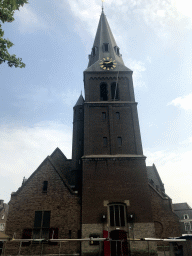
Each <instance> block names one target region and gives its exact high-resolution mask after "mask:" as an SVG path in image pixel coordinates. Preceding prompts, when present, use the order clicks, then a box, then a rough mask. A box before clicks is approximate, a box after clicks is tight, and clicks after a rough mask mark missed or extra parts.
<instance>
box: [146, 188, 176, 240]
mask: <svg viewBox="0 0 192 256" xmlns="http://www.w3.org/2000/svg"><path fill="white" fill-rule="evenodd" d="M149 187H150V194H151V205H152V211H153V218H154V223H155V229H156V237H157V238H167V237H177V236H181V231H180V226H179V218H178V217H177V215H176V214H175V213H174V212H173V210H172V206H171V205H172V202H171V199H170V198H167V199H165V198H163V197H162V196H161V195H160V194H158V192H157V191H155V189H154V188H153V187H152V186H150V185H149Z"/></svg>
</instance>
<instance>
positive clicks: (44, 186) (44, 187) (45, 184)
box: [42, 180, 48, 193]
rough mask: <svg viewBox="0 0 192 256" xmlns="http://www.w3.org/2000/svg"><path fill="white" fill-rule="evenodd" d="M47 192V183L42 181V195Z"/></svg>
mask: <svg viewBox="0 0 192 256" xmlns="http://www.w3.org/2000/svg"><path fill="white" fill-rule="evenodd" d="M47 190H48V181H47V180H44V181H43V191H42V192H43V193H47Z"/></svg>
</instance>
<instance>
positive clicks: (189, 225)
mask: <svg viewBox="0 0 192 256" xmlns="http://www.w3.org/2000/svg"><path fill="white" fill-rule="evenodd" d="M184 225H185V231H191V222H190V221H188V222H185V223H184ZM187 227H188V228H187Z"/></svg>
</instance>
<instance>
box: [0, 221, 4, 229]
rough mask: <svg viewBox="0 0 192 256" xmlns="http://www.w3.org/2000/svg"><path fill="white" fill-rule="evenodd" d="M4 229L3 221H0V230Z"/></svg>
mask: <svg viewBox="0 0 192 256" xmlns="http://www.w3.org/2000/svg"><path fill="white" fill-rule="evenodd" d="M4 230H5V223H0V231H4Z"/></svg>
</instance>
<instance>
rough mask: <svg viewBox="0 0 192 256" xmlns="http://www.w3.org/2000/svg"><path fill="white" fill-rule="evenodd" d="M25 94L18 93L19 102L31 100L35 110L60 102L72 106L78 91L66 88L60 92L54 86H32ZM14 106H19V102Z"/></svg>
mask: <svg viewBox="0 0 192 256" xmlns="http://www.w3.org/2000/svg"><path fill="white" fill-rule="evenodd" d="M30 88H31V90H30V91H29V92H28V93H26V94H20V95H18V98H19V102H20V101H21V100H23V101H26V104H27V103H29V102H32V104H33V107H34V109H35V110H39V109H42V108H44V107H45V108H46V107H47V106H49V105H50V104H54V103H57V102H62V103H63V104H65V105H66V106H68V107H73V106H74V105H75V103H76V101H77V99H78V97H79V94H80V92H79V91H77V90H71V89H68V90H66V91H65V92H63V93H61V92H60V91H58V90H56V89H55V88H45V87H40V88H33V86H30ZM15 106H20V103H19V104H18V103H15Z"/></svg>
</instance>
